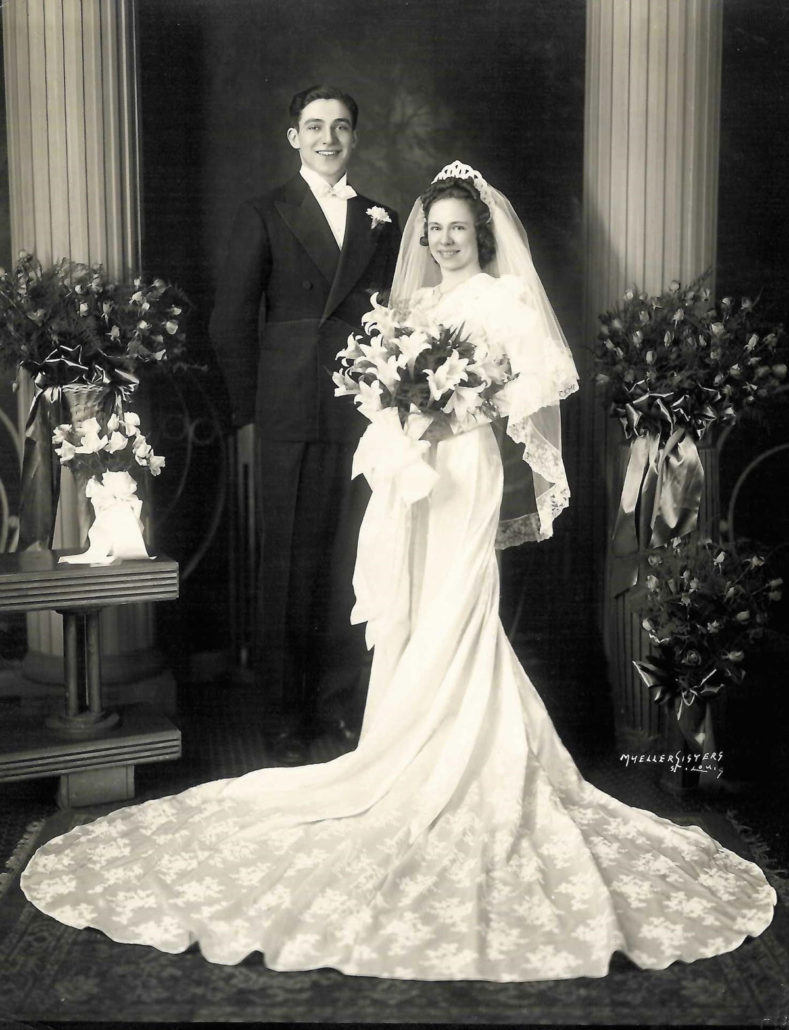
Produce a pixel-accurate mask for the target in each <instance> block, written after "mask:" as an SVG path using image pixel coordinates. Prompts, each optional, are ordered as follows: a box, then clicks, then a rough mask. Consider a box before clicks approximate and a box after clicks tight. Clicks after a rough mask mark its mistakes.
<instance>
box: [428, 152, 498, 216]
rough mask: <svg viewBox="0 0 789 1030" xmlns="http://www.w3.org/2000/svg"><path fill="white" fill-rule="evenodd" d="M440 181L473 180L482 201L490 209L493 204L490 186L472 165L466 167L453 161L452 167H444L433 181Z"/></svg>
mask: <svg viewBox="0 0 789 1030" xmlns="http://www.w3.org/2000/svg"><path fill="white" fill-rule="evenodd" d="M439 179H471V181H472V182H473V183H474V185H475V186H476V188H477V192H478V193H479V196H480V200H482V201H483V203H485V204H487V205H488V207H490V205H491V204H492V202H493V194H492V193H491V189H490V186H488V184H487V182H486V181H485V180H484V179H483V178H482V176H481V175H480V174H479V172H478V171H477V170H476V168H472V167H471V165H464V164H462V162H460V161H453V162H452V164H451V165H444V167H443V168H442V169H441V171H440V172H439V173H438V175H437V176H436V177H435V178H434V179H433V182H438V180H439Z"/></svg>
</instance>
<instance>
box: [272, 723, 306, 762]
mask: <svg viewBox="0 0 789 1030" xmlns="http://www.w3.org/2000/svg"><path fill="white" fill-rule="evenodd" d="M269 751H270V753H271V757H272V758H273V759H274V760H275V761H276V762H278V763H279V764H280V765H307V764H308V762H309V747H308V745H307V742H306V741H305V740H304V738H303V737H302V736H301V735H300V734H298V733H293V732H288V731H283V732H282V733H279V734H277V736H276V737H274V739H273V740H272V741H271V743H270V745H269Z"/></svg>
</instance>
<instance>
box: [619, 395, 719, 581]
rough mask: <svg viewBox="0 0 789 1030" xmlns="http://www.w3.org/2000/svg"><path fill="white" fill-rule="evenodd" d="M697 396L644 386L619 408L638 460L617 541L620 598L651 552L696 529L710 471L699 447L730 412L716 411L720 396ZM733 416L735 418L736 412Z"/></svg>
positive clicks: (627, 483) (626, 488)
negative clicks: (704, 467)
mask: <svg viewBox="0 0 789 1030" xmlns="http://www.w3.org/2000/svg"><path fill="white" fill-rule="evenodd" d="M699 390H700V391H701V392H702V393H703V394H704V395H705V397H704V403H702V404H701V405H700V404H699V402H698V400H699V399H698V398H697V397H691V396H690V395H689V394H682V395H681V396H679V397H678V398H676V399H674V400H672V399H671V398H672V397H675V394H674V393H659V392H650V391H647V389H646V384H645V383H644V382H643V381H642V382H639V383H636V384H634V386H632V387H631V388H630V389H629V391H628V392H629V394H630V397H629V399H628V400H627V401H626V402H624V403H621V404H615V405H614V408H613V411H612V414H614V415H615V416H616V417H618V418H619V420H620V422H621V424H622V427H623V429H624V433H625V437H626V439H628V440H630V441H631V443H630V456H629V460H628V465H627V470H626V472H625V478H624V484H623V486H622V495H621V498H620V501H619V511H618V512H617V517H616V523H615V525H614V532H613V537H612V553H613V554H614V556H615V557H617V558H619V559H622V560H620V561H617V562H615V563H614V568H613V570H612V576H611V579H612V581H611V589H612V593H613V595H614V596H618V595H619V594H621V593H623V592H624V591H626V590H629V589H630V588H631V587H634V586H635V585H636V583H637V582H638V577H639V567H640V564H641V559H642V557H643V556H644V554H645V553H646V551H647V550H649V549H651V548H654V547H660V546H662V545H663V544H667V543H668V542H669V541H670V540H671V539H672V538H674V537H679V536H684V535H685V534H686V533H690V532H692V530H694V529H695V528H696V525H697V523H698V516H699V505H700V504H701V497H702V493H703V490H704V469H703V467H702V464H701V458H700V457H699V452H698V446H697V444H698V442H699V441H700V440H701V438H702V437H703V436H704V433H705V432H706V431H707V428H708V427H709V426H710V425H711V424H712V423H713V422H718V421H721V420H722V418H723V420H727V419H728V415H729V413H728V412H723V413H721V411H720V410H718V411H716V410H715V409H714V408H713V406H712V405H713V403H714V402H715V401H717V400H720V394H719V393H718V391H716V390H709V389H707V388H705V387H697V388H696V391H699ZM730 415H731V417H733V416H734V412H733V411H731V413H730Z"/></svg>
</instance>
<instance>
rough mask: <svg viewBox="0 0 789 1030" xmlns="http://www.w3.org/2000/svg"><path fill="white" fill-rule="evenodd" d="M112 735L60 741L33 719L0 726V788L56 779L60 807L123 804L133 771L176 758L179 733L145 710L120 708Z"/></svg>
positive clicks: (131, 792) (130, 790)
mask: <svg viewBox="0 0 789 1030" xmlns="http://www.w3.org/2000/svg"><path fill="white" fill-rule="evenodd" d="M120 715H121V718H120V721H119V723H118V725H117V727H116V728H115V729H114V730H113V732H112V733H108V734H107V735H106V736H104V737H95V738H90V739H84V738H83V739H79V738H74V739H71V740H67V739H65V738H64V737H63V736H62V735H60V734H55V733H54V732H53V731H52V730H51V729H49V727H47V726H42V725H41V722H40V720H39V719H37V718H36V717H35V716H26V715H23V714H19V715H11V716H9V717H8V718H6V719H4V721H3V722H2V723H0V784H2V783H4V782H6V783H11V782H13V781H15V780H31V779H36V778H38V777H42V776H58V777H60V785H59V788H58V793H57V801H58V804H59V805H60V806H61V807H70V806H79V805H94V804H101V803H102V802H104V801H126V800H128V799H130V798H133V797H134V767H135V766H137V765H145V764H148V763H150V762H166V761H171V760H172V759H174V758H180V756H181V731H180V730H179V729H178V728H177V727H176V726H173V724H172V723H171V722H170V720H169V719H167V718H166V717H165V716H164V715H161V714H160V713H159V712H157V711H156V710H155V709H152V708H149V707H148V706H147V705H129V706H128V707H127V708H122V709H121V712H120Z"/></svg>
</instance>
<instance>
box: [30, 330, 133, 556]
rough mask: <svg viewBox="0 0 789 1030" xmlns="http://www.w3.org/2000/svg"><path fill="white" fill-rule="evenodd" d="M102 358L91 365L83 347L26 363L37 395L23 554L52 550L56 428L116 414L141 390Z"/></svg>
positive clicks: (57, 482) (57, 473) (32, 420)
mask: <svg viewBox="0 0 789 1030" xmlns="http://www.w3.org/2000/svg"><path fill="white" fill-rule="evenodd" d="M99 357H100V359H101V363H98V362H97V360H96V355H95V354H93V355H91V361H90V364H89V365H87V364H85V363H84V362H83V358H82V348H81V346H80V345H77V346H74V347H67V346H64V345H63V344H59V345H58V346H56V347H55V348H54V349H53V350H52V351H51V352H50V353H49V354H48V355H47V357H46V358H44V360H43V361H41V362H35V361H24V362H22V363H21V367H22V368H24V369H25V370H26V371H27V372H29V373H30V375H31V377H32V380H33V387H34V393H33V401H32V403H31V405H30V411H29V412H28V416H27V422H26V423H25V449H24V455H23V459H22V483H21V494H20V501H19V550H20V551H22V550H28V549H31V548H36V549H38V548H41V549H46V548H50V547H51V546H52V540H53V534H54V530H55V515H56V513H57V505H58V498H59V496H60V461H59V460H58V458H57V456H56V455H55V454H54V451H53V448H52V433H53V431H54V430H55V428H56V427H57V426H59V425H62V424H64V423H71V422H74V421H83V420H84V419H87V418H91V417H95V416H96V415H98V414H100V413H102V412H103V413H109V412H111V411H112V410H116V409H117V408H118V407H119V406H120V404H121V402H122V401H123V400H125V399H127V398H128V397H130V396H131V394H132V393H133V392H134V390H135V389H136V388H137V385H138V383H139V380H138V378H137V376H135V375H134V374H133V373H131V372H128V371H126V369H124V368H122V367H121V365H120V362H119V361H118V360H117V359H114V358H112V357H111V356H110V355H107V354H104V353H101V354H100V355H99ZM85 505H86V507H87V501H85Z"/></svg>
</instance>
